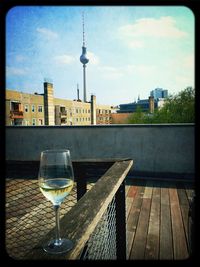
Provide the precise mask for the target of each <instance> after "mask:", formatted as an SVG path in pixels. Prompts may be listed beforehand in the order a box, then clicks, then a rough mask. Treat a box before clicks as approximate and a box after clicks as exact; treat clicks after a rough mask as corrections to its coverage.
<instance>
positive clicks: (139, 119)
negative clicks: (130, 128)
mask: <svg viewBox="0 0 200 267" xmlns="http://www.w3.org/2000/svg"><path fill="white" fill-rule="evenodd" d="M128 123H130V124H137V123H144V113H143V112H142V108H141V106H139V105H138V106H137V108H136V112H134V113H133V114H131V115H130V116H129V118H128Z"/></svg>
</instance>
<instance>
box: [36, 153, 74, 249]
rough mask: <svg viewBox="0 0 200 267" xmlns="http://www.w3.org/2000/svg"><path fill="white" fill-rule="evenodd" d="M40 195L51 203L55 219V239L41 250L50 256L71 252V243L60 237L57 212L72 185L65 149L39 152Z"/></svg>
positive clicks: (69, 163)
mask: <svg viewBox="0 0 200 267" xmlns="http://www.w3.org/2000/svg"><path fill="white" fill-rule="evenodd" d="M38 180H39V187H40V190H41V192H42V194H43V195H44V196H45V197H46V198H47V199H48V200H49V201H51V202H52V204H53V207H54V210H55V217H56V233H55V239H53V240H50V241H49V242H48V243H47V244H45V245H44V246H43V249H44V250H45V251H46V252H48V253H51V254H60V253H64V252H67V251H69V250H71V249H72V248H73V246H74V244H73V242H72V241H71V240H69V239H66V238H61V237H60V224H59V210H60V205H61V203H62V201H63V200H64V198H65V197H67V196H68V195H69V193H70V192H71V190H72V188H73V185H74V172H73V166H72V162H71V157H70V151H69V150H67V149H54V150H45V151H42V152H41V156H40V168H39V174H38Z"/></svg>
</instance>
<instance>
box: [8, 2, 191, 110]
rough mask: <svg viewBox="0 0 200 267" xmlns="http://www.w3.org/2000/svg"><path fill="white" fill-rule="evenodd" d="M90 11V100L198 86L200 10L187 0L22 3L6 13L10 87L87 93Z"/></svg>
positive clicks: (67, 95)
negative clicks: (198, 16)
mask: <svg viewBox="0 0 200 267" xmlns="http://www.w3.org/2000/svg"><path fill="white" fill-rule="evenodd" d="M82 12H84V16H85V41H86V47H87V52H88V53H87V55H88V58H89V63H88V64H87V68H86V76H87V100H88V101H89V100H90V95H91V94H95V95H96V97H97V103H99V104H109V105H118V104H121V103H129V102H133V101H135V100H136V99H137V98H138V95H139V96H140V99H145V98H148V96H149V93H150V91H151V90H153V89H155V88H157V87H161V88H163V89H168V92H169V93H170V94H175V93H178V92H179V91H181V90H183V89H184V88H186V87H187V86H192V87H194V38H195V37H194V15H193V13H192V11H191V10H190V9H188V8H187V7H184V6H146V7H145V6H16V7H14V8H12V9H11V10H10V11H9V12H8V13H7V16H6V88H7V89H12V90H17V91H21V92H26V93H34V92H38V93H43V82H44V78H48V79H51V80H52V82H53V84H54V96H55V97H57V98H64V99H75V98H77V84H79V89H80V98H81V99H82V98H83V73H82V70H83V68H82V64H81V63H80V60H79V58H80V55H81V52H82V42H83V40H82Z"/></svg>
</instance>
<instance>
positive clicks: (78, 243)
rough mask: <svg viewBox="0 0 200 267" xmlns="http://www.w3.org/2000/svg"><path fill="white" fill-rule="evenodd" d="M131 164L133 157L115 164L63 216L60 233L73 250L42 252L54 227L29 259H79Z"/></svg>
mask: <svg viewBox="0 0 200 267" xmlns="http://www.w3.org/2000/svg"><path fill="white" fill-rule="evenodd" d="M132 164H133V161H132V160H127V161H122V162H116V163H114V164H113V166H112V167H111V168H110V169H109V170H108V171H107V172H106V173H105V174H104V175H103V176H102V177H101V178H100V179H99V180H98V181H97V182H96V183H95V185H94V186H93V187H92V189H91V190H89V191H88V192H87V193H86V194H85V195H84V196H83V197H82V198H81V199H80V200H79V202H78V203H77V204H76V205H75V206H74V207H72V208H71V210H70V211H69V212H68V213H67V214H66V215H65V216H64V217H63V218H62V220H61V227H60V228H61V236H67V237H69V238H70V239H71V240H73V242H74V244H75V246H74V248H73V249H72V250H71V251H70V252H68V253H67V254H64V255H58V256H57V255H49V254H47V253H44V252H43V250H42V249H41V244H42V243H43V242H46V241H49V240H50V237H51V236H52V234H53V235H54V229H53V230H52V231H50V232H49V233H48V234H47V236H46V237H45V238H44V239H43V240H42V242H41V243H40V244H38V246H37V247H35V249H34V250H32V251H31V252H30V253H28V255H27V256H26V259H77V258H78V257H79V255H80V253H81V250H82V249H83V247H84V245H85V243H86V242H87V240H88V239H89V237H90V235H91V234H92V232H93V231H94V229H95V227H96V225H97V223H98V222H99V219H100V218H101V217H102V215H103V213H104V212H105V210H106V209H107V207H108V205H109V203H110V202H111V200H112V199H113V197H114V195H115V194H116V192H117V190H118V188H119V187H120V185H121V183H122V182H123V180H124V179H125V177H126V175H127V173H128V172H129V170H130V168H131V166H132ZM105 185H106V186H105Z"/></svg>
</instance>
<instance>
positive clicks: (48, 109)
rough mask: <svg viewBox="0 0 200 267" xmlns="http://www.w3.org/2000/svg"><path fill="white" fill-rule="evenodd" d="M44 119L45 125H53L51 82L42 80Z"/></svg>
mask: <svg viewBox="0 0 200 267" xmlns="http://www.w3.org/2000/svg"><path fill="white" fill-rule="evenodd" d="M44 120H45V125H55V115H54V97H53V84H52V83H49V82H44Z"/></svg>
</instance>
